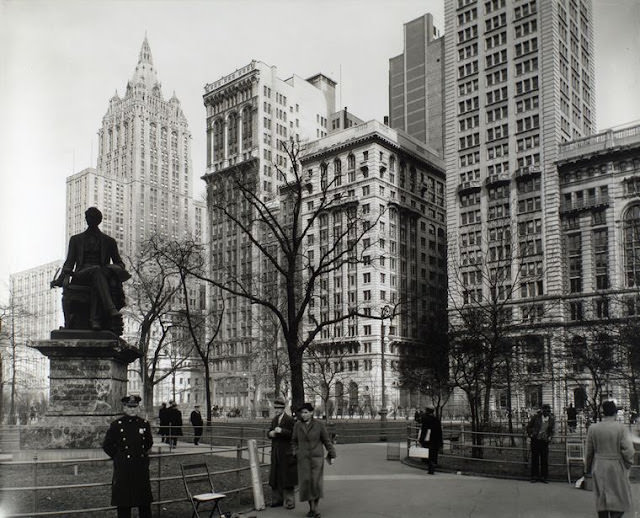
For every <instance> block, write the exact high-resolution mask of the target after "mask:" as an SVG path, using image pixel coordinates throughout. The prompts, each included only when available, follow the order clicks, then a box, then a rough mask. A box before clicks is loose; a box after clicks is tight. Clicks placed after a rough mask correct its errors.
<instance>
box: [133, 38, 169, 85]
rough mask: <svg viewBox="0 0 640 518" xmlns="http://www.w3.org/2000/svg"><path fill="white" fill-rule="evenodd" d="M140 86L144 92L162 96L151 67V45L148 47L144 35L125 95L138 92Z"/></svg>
mask: <svg viewBox="0 0 640 518" xmlns="http://www.w3.org/2000/svg"><path fill="white" fill-rule="evenodd" d="M141 88H142V89H143V90H144V93H153V94H154V95H157V96H158V97H162V94H161V92H160V82H159V81H158V76H157V74H156V70H155V68H153V59H152V58H151V47H149V41H148V40H147V36H146V35H145V37H144V41H143V42H142V48H141V49H140V55H139V56H138V64H137V65H136V69H135V72H134V73H133V77H132V78H131V81H129V83H128V84H127V96H129V95H131V94H133V93H136V92H140V90H141Z"/></svg>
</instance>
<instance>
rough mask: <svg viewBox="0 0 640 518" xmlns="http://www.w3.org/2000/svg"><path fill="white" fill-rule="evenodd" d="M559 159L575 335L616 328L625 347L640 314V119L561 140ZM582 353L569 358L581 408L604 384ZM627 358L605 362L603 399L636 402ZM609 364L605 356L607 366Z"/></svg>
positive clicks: (566, 304) (569, 313)
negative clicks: (624, 335)
mask: <svg viewBox="0 0 640 518" xmlns="http://www.w3.org/2000/svg"><path fill="white" fill-rule="evenodd" d="M556 163H557V167H558V179H559V185H560V221H561V239H562V269H563V283H562V292H563V297H562V301H563V304H562V305H561V310H562V312H563V320H564V322H565V328H566V329H567V331H568V336H569V340H568V341H567V342H568V343H571V342H575V344H576V346H578V347H580V348H584V347H585V346H590V345H592V344H589V342H593V341H594V340H601V341H602V338H603V335H609V337H610V338H611V339H613V340H614V342H617V345H618V347H620V348H621V349H622V350H624V349H625V343H626V342H625V341H624V340H621V339H620V336H621V333H620V330H621V329H623V328H624V326H625V325H627V324H629V323H630V322H632V321H633V320H637V318H638V315H640V292H639V291H638V286H640V126H638V125H635V126H627V127H621V128H616V129H609V130H606V131H602V132H600V133H597V134H594V135H591V136H588V137H583V138H581V139H576V140H573V141H571V142H567V143H564V144H561V145H560V147H559V153H558V159H557V162H556ZM605 342H606V341H603V343H605ZM577 356H578V360H577V361H568V362H567V363H568V364H567V366H566V371H567V375H566V381H565V383H566V384H567V391H568V394H567V399H568V401H569V402H571V403H574V405H575V406H576V407H577V408H581V407H583V406H584V405H585V403H586V401H585V400H586V399H587V398H589V397H593V395H594V392H595V388H596V387H595V383H594V377H593V376H592V375H590V373H589V370H588V369H587V368H586V367H588V365H584V361H580V360H583V359H584V358H582V355H577ZM624 358H625V355H624V354H619V355H617V360H616V365H615V367H616V368H615V369H610V372H606V371H604V370H603V374H604V373H605V372H606V374H607V375H606V376H602V378H603V380H604V383H603V384H602V387H599V389H600V390H602V394H601V397H602V399H608V398H613V399H615V400H616V402H618V404H619V405H620V406H629V405H630V404H631V405H632V406H633V407H634V408H636V405H637V403H638V394H637V389H634V387H635V383H634V382H633V380H632V378H631V377H629V375H628V374H631V373H630V372H629V371H627V372H626V374H627V375H624V374H625V370H626V369H627V368H628V365H624ZM571 359H572V358H571V356H569V357H568V360H571ZM605 364H606V361H605V359H604V358H603V361H602V362H600V367H601V368H605V369H606V367H605ZM598 374H600V373H598ZM620 374H623V375H622V376H621V375H620Z"/></svg>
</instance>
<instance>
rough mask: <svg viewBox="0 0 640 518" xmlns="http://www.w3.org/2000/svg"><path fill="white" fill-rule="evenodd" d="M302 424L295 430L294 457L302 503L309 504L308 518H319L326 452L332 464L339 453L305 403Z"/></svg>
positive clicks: (301, 409) (325, 429)
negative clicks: (325, 451) (319, 502)
mask: <svg viewBox="0 0 640 518" xmlns="http://www.w3.org/2000/svg"><path fill="white" fill-rule="evenodd" d="M298 416H299V417H300V421H298V422H296V424H295V425H294V426H293V434H292V438H291V439H292V443H291V444H292V446H293V454H294V455H295V456H296V458H297V465H298V488H299V490H300V501H301V502H309V512H308V513H307V516H309V517H314V518H320V513H319V512H318V501H319V500H320V498H322V496H323V478H322V477H323V472H324V449H323V446H324V448H326V450H327V462H328V463H329V464H333V459H335V458H336V450H335V448H334V447H333V443H332V442H331V439H330V438H329V433H328V432H327V428H326V427H325V425H324V424H323V423H322V422H320V421H317V420H315V419H313V406H312V405H311V403H305V404H304V405H302V406H301V407H300V408H299V409H298Z"/></svg>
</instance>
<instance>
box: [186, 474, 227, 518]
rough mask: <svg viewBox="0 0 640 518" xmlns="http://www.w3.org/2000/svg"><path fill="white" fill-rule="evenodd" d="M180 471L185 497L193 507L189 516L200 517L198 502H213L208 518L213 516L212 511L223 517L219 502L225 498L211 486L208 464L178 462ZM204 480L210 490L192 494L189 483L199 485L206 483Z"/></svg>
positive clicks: (192, 517)
mask: <svg viewBox="0 0 640 518" xmlns="http://www.w3.org/2000/svg"><path fill="white" fill-rule="evenodd" d="M180 471H181V472H182V482H183V483H184V490H185V491H186V493H187V497H188V498H189V501H190V502H191V505H192V507H193V514H192V515H191V518H200V514H199V512H198V507H199V506H200V504H205V503H209V502H213V503H214V506H213V508H212V509H211V512H210V513H209V518H211V517H212V516H213V513H214V512H216V511H218V516H219V517H220V518H224V516H225V515H224V514H223V513H222V510H221V509H220V502H221V501H222V500H223V499H224V498H226V496H227V495H225V494H224V493H216V491H215V489H214V488H213V481H212V480H211V473H210V472H209V466H207V464H206V463H205V462H200V463H198V464H182V463H181V464H180ZM204 482H208V485H209V489H210V491H209V492H207V493H198V494H193V492H192V491H191V489H190V484H191V485H193V484H196V483H199V484H200V485H206V484H204Z"/></svg>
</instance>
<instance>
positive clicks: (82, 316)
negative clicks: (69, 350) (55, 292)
mask: <svg viewBox="0 0 640 518" xmlns="http://www.w3.org/2000/svg"><path fill="white" fill-rule="evenodd" d="M124 305H125V301H124V291H123V289H122V283H121V282H120V281H119V280H118V278H117V277H116V276H115V275H113V274H112V272H110V271H109V270H108V269H106V268H104V267H101V266H90V267H88V268H84V269H82V270H80V271H79V272H75V273H74V274H73V277H72V280H71V283H69V285H68V286H66V287H65V288H64V290H63V293H62V308H63V312H64V319H65V328H67V329H93V330H100V329H103V330H111V331H113V332H114V333H116V334H117V335H118V336H120V335H121V334H122V328H123V321H122V315H121V313H120V312H119V311H118V310H119V309H120V308H122V307H124Z"/></svg>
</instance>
